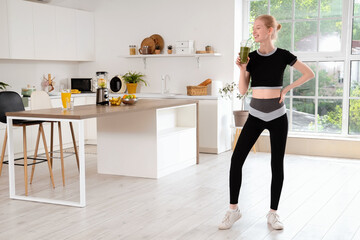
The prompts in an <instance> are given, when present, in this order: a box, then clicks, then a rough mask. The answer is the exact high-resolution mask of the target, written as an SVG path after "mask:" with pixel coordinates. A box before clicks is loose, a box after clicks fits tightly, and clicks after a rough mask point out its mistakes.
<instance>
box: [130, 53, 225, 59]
mask: <svg viewBox="0 0 360 240" xmlns="http://www.w3.org/2000/svg"><path fill="white" fill-rule="evenodd" d="M220 56H221V53H203V54H146V55H141V54H139V55H127V56H124V57H126V58H162V57H196V58H198V57H220Z"/></svg>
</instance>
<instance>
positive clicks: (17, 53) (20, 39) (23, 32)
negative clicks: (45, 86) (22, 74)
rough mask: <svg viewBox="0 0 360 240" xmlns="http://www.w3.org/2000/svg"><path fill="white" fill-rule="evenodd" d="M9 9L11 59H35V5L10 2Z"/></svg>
mask: <svg viewBox="0 0 360 240" xmlns="http://www.w3.org/2000/svg"><path fill="white" fill-rule="evenodd" d="M7 7H8V24H9V45H10V57H11V58H13V59H34V24H33V11H32V7H33V4H32V3H30V2H26V1H20V0H8V1H7Z"/></svg>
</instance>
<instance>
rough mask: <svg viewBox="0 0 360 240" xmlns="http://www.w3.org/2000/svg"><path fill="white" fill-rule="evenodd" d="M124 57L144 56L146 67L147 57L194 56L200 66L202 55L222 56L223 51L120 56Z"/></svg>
mask: <svg viewBox="0 0 360 240" xmlns="http://www.w3.org/2000/svg"><path fill="white" fill-rule="evenodd" d="M120 57H124V58H142V59H143V62H144V68H145V69H146V59H147V58H177V57H192V58H195V59H196V62H197V66H198V68H200V58H202V57H221V53H204V54H147V55H127V56H120Z"/></svg>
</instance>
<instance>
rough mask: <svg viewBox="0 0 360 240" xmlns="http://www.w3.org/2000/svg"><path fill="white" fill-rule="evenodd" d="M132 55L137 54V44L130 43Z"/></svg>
mask: <svg viewBox="0 0 360 240" xmlns="http://www.w3.org/2000/svg"><path fill="white" fill-rule="evenodd" d="M129 50H130V55H136V45H129Z"/></svg>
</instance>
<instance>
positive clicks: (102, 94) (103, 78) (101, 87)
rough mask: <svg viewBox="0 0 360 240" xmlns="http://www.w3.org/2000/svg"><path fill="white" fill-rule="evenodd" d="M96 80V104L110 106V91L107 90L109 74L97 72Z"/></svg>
mask: <svg viewBox="0 0 360 240" xmlns="http://www.w3.org/2000/svg"><path fill="white" fill-rule="evenodd" d="M96 79H97V89H96V104H98V105H109V90H108V89H107V84H108V73H107V72H96Z"/></svg>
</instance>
